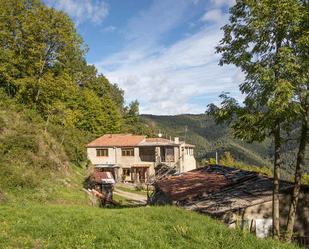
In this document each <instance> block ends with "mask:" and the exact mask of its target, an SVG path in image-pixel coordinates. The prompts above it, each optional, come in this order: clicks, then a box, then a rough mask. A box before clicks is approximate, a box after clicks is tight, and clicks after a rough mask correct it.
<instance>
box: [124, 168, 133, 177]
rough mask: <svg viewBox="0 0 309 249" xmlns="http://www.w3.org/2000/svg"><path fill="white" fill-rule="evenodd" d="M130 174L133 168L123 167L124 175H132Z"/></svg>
mask: <svg viewBox="0 0 309 249" xmlns="http://www.w3.org/2000/svg"><path fill="white" fill-rule="evenodd" d="M130 174H131V169H130V168H125V169H123V175H125V176H130Z"/></svg>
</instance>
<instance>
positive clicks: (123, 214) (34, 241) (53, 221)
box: [0, 203, 296, 249]
mask: <svg viewBox="0 0 309 249" xmlns="http://www.w3.org/2000/svg"><path fill="white" fill-rule="evenodd" d="M0 213H1V215H0V248H61V249H62V248H87V249H88V248H134V249H136V248H148V249H149V248H203V249H207V248H209V249H215V248H224V249H227V248H237V249H241V248H243V249H248V248H265V249H266V248H267V249H269V248H296V247H294V246H292V245H283V244H280V243H277V242H274V241H272V240H259V239H257V238H256V237H255V236H253V235H249V234H243V233H242V232H241V231H238V230H232V229H228V228H226V227H225V226H224V225H223V224H221V223H219V222H217V221H215V220H212V219H210V218H208V217H207V216H204V215H200V214H198V213H195V212H189V211H185V210H182V209H179V208H176V207H142V208H122V209H100V208H97V207H87V206H82V205H59V204H57V205H52V204H45V205H39V204H30V203H28V204H24V205H9V204H5V205H0Z"/></svg>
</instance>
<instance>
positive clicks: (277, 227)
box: [273, 124, 281, 240]
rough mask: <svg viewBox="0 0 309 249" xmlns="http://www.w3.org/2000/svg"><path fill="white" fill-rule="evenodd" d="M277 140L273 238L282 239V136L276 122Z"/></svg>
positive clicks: (275, 133) (275, 135) (275, 136)
mask: <svg viewBox="0 0 309 249" xmlns="http://www.w3.org/2000/svg"><path fill="white" fill-rule="evenodd" d="M274 140H275V161H274V180H273V238H274V239H276V240H279V239H280V208H279V204H280V201H279V196H280V185H279V183H280V150H281V137H280V124H276V127H275V130H274Z"/></svg>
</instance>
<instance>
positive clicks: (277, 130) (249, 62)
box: [212, 0, 302, 239]
mask: <svg viewBox="0 0 309 249" xmlns="http://www.w3.org/2000/svg"><path fill="white" fill-rule="evenodd" d="M301 5H302V4H301V1H297V0H280V1H279V0H275V1H274V0H272V1H270V0H261V1H254V0H240V1H237V3H236V5H235V6H233V7H232V8H231V9H230V19H229V21H230V22H229V24H227V25H225V26H224V27H223V30H224V38H223V39H222V40H221V42H220V45H219V46H218V47H217V52H219V53H222V59H221V60H220V64H221V65H223V64H234V65H236V66H237V67H239V68H240V69H241V70H242V72H243V73H244V74H245V81H244V82H243V83H242V84H240V90H241V92H242V93H243V94H244V95H245V100H244V103H243V105H238V104H237V102H236V101H235V99H233V98H230V97H229V96H227V95H223V96H221V97H223V102H222V104H223V107H222V108H221V109H219V110H217V111H216V116H217V120H219V121H220V120H227V121H228V122H229V123H231V124H232V127H233V130H234V135H235V136H236V137H238V138H241V139H245V140H247V141H249V142H252V141H262V140H264V139H265V137H266V136H269V135H271V136H272V137H273V138H274V189H273V192H274V193H273V236H274V238H275V239H279V237H280V223H279V191H280V189H279V181H280V163H281V162H280V157H281V144H282V141H283V137H282V131H283V129H284V130H285V129H288V128H289V123H291V122H293V120H294V117H296V116H297V114H298V113H299V106H298V105H297V104H295V103H294V101H293V98H294V97H295V82H294V80H293V79H292V78H291V77H290V76H291V75H295V73H296V72H297V70H298V62H297V58H296V57H297V56H296V55H295V54H294V53H293V48H292V46H293V33H294V31H295V30H297V29H298V28H299V24H300V21H301ZM212 109H213V108H212Z"/></svg>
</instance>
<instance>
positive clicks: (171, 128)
mask: <svg viewBox="0 0 309 249" xmlns="http://www.w3.org/2000/svg"><path fill="white" fill-rule="evenodd" d="M141 117H142V119H143V120H144V122H145V123H146V124H148V125H149V127H151V129H152V130H153V132H154V133H158V132H159V130H160V131H161V132H162V133H163V134H166V135H167V137H169V136H172V137H174V136H179V137H180V138H181V139H182V140H186V142H188V143H192V144H194V145H196V157H197V159H198V160H199V161H201V160H202V159H205V158H207V159H209V158H214V157H215V151H216V150H217V151H218V154H219V157H220V155H222V154H223V152H224V151H229V152H231V154H232V155H233V157H234V158H235V159H236V160H238V161H242V162H245V163H248V164H253V165H257V166H265V165H266V166H267V165H270V158H269V153H268V152H269V150H270V149H271V148H270V145H271V141H270V140H267V141H265V142H264V143H253V144H248V143H245V142H243V141H240V140H238V139H234V138H233V136H232V134H231V130H230V129H229V128H228V127H227V126H224V125H217V124H216V123H215V122H214V121H213V120H212V119H211V118H210V117H209V116H207V115H204V114H200V115H192V114H185V115H175V116H155V115H142V116H141ZM186 127H187V133H186V134H185V129H186ZM185 136H186V138H185Z"/></svg>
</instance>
